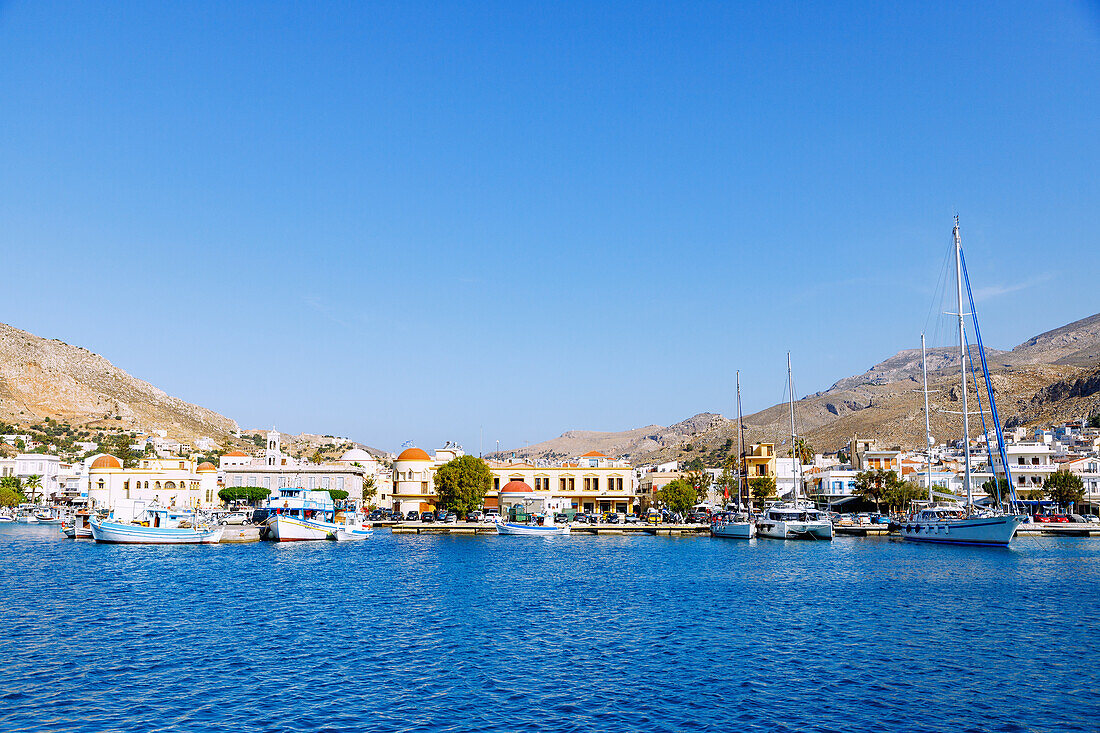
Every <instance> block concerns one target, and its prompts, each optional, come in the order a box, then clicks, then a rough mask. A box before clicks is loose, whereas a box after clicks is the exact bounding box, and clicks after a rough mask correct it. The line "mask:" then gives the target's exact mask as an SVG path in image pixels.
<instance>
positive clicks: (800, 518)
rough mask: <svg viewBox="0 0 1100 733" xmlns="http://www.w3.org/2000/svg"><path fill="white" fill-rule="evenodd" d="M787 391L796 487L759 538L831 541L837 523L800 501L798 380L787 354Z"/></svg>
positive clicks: (770, 514) (771, 511) (772, 510)
mask: <svg viewBox="0 0 1100 733" xmlns="http://www.w3.org/2000/svg"><path fill="white" fill-rule="evenodd" d="M787 390H788V392H789V397H790V408H791V465H792V472H791V473H792V477H793V479H794V488H793V489H792V490H791V500H790V501H789V502H786V503H776V504H772V505H771V506H770V507H768V509H767V510H766V511H765V512H764V516H763V518H761V519H759V520H757V522H756V535H757V536H758V537H768V538H770V539H774V540H800V539H805V540H831V539H832V538H833V523H832V521H830V520H829V515H828V514H826V513H825V512H823V511H821V510H820V509H818V508H817V507H815V506H814V505H813V504H810V503H809V502H804V501H799V500H798V485H799V484H800V483H801V482H802V479H801V476H800V474H801V466H802V459H801V458H800V457H799V454H798V435H797V433H796V432H795V427H794V378H793V377H792V376H791V354H790V352H789V351H788V352H787Z"/></svg>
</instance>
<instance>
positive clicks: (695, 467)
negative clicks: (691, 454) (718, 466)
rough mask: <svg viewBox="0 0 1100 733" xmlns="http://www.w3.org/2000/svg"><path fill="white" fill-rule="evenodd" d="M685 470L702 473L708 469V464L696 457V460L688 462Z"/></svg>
mask: <svg viewBox="0 0 1100 733" xmlns="http://www.w3.org/2000/svg"><path fill="white" fill-rule="evenodd" d="M684 468H685V469H687V470H688V471H702V470H703V469H704V468H706V464H705V463H703V459H702V458H700V457H699V456H696V457H695V458H692V459H691V460H690V461H688V462H687V465H685V466H684Z"/></svg>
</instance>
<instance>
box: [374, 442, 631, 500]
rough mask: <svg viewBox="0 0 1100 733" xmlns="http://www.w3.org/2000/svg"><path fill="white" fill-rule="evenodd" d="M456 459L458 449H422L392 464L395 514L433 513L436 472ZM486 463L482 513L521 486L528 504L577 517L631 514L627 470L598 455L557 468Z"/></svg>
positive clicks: (405, 453)
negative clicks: (489, 477) (488, 477)
mask: <svg viewBox="0 0 1100 733" xmlns="http://www.w3.org/2000/svg"><path fill="white" fill-rule="evenodd" d="M460 455H463V452H462V451H461V449H457V448H444V449H441V450H437V451H436V452H435V456H434V457H433V456H429V455H428V454H427V453H426V452H425V451H423V450H421V449H420V448H408V449H406V450H404V451H402V453H401V454H400V455H399V456H398V457H397V459H396V460H395V461H394V463H393V507H394V509H395V510H397V511H400V512H402V513H408V512H409V511H414V510H415V511H431V510H434V509H435V508H436V504H437V500H438V497H437V496H436V493H435V480H434V479H435V472H436V470H438V468H439V467H440V466H441V465H443V464H444V463H446V462H447V461H450V460H452V459H454V458H457V457H458V456H460ZM485 463H486V464H487V465H488V466H489V471H490V472H491V473H492V474H493V485H492V488H491V489H490V490H489V492H488V493H487V494H486V496H485V508H486V509H498V508H500V493H501V489H502V488H503V487H505V486H507V485H508V484H509V483H511V482H519V483H522V484H526V485H527V486H528V487H529V488H530V489H531V492H532V493H531V497H530V498H531V499H534V500H536V501H538V502H539V503H540V504H542V505H545V506H548V507H555V508H562V509H575V510H576V511H579V512H624V513H625V512H631V511H633V507H634V498H635V497H634V481H633V471H632V470H631V468H630V464H629V463H626V462H625V461H616V460H613V459H611V458H609V457H608V456H606V455H604V454H603V453H599V452H597V451H591V452H589V453H585V454H584V455H583V456H580V457H579V458H576V459H574V460H572V461H566V462H563V463H557V464H550V463H546V464H543V463H541V462H539V463H530V462H525V461H493V460H488V461H486V462H485ZM507 499H508V497H505V503H506V504H507Z"/></svg>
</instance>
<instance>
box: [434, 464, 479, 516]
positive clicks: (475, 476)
mask: <svg viewBox="0 0 1100 733" xmlns="http://www.w3.org/2000/svg"><path fill="white" fill-rule="evenodd" d="M434 480H435V493H436V495H437V496H438V497H439V505H440V506H441V507H442V508H444V509H447V510H448V511H453V512H456V513H458V514H466V513H467V512H472V511H474V510H476V509H481V507H482V506H483V505H484V504H485V493H486V492H487V491H489V488H490V487H491V486H492V485H493V473H492V471H490V470H489V466H488V464H486V463H485V461H483V460H481V459H480V458H477V457H475V456H468V455H467V456H459V457H458V458H455V459H453V460H450V461H447V462H446V463H444V464H443V465H442V466H440V467H439V470H438V471H436V472H435V479H434Z"/></svg>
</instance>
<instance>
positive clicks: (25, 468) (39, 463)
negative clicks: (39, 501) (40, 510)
mask: <svg viewBox="0 0 1100 733" xmlns="http://www.w3.org/2000/svg"><path fill="white" fill-rule="evenodd" d="M60 473H61V459H60V458H59V457H57V456H48V455H44V454H41V453H20V454H19V455H18V456H16V457H15V475H16V476H18V477H19V478H20V479H22V480H23V483H24V485H26V482H27V479H28V478H30V477H31V476H38V478H39V482H40V484H41V486H40V487H39V488H38V489H37V490H36V491H35V494H36V495H37V497H39V498H42V497H45V498H47V499H49V498H50V497H52V496H54V495H56V494H57V493H59V492H60V490H61V484H60V483H59V482H58V475H59V474H60Z"/></svg>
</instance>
